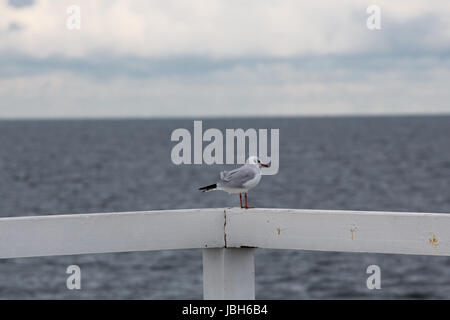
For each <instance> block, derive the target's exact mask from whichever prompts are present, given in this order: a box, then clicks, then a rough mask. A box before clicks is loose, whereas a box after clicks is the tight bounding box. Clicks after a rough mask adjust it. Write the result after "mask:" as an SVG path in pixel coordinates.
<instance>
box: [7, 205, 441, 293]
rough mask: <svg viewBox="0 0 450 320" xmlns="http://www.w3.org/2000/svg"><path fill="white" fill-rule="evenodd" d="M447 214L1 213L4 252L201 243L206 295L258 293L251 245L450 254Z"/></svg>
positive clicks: (291, 211) (48, 252) (31, 254)
mask: <svg viewBox="0 0 450 320" xmlns="http://www.w3.org/2000/svg"><path fill="white" fill-rule="evenodd" d="M448 230H450V215H449V214H443V213H411V212H369V211H366V212H363V211H326V210H299V209H250V210H242V209H238V208H228V209H221V208H218V209H187V210H161V211H149V212H120V213H98V214H74V215H53V216H33V217H14V218H0V258H18V257H34V256H52V255H71V254H88V253H106V252H126V251H147V250H168V249H190V248H203V249H204V250H203V269H204V270H203V271H204V296H205V298H207V299H254V297H255V291H254V290H255V287H254V262H253V249H249V248H244V247H256V248H271V249H295V250H319V251H342V252H376V253H397V254H423V255H443V256H450V232H448Z"/></svg>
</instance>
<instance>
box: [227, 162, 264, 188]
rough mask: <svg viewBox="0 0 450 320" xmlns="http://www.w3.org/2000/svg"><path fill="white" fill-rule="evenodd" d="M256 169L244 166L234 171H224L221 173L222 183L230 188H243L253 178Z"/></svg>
mask: <svg viewBox="0 0 450 320" xmlns="http://www.w3.org/2000/svg"><path fill="white" fill-rule="evenodd" d="M255 175H256V171H255V170H254V169H253V168H250V167H247V166H243V167H241V168H238V169H235V170H232V171H222V172H221V173H220V180H221V181H220V183H221V184H222V185H223V186H227V187H230V188H241V187H243V186H244V183H246V182H248V181H249V180H251V179H253V178H254V177H255Z"/></svg>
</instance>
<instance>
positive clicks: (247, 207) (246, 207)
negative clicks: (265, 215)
mask: <svg viewBox="0 0 450 320" xmlns="http://www.w3.org/2000/svg"><path fill="white" fill-rule="evenodd" d="M254 208H255V207H249V206H245V207H242V209H254Z"/></svg>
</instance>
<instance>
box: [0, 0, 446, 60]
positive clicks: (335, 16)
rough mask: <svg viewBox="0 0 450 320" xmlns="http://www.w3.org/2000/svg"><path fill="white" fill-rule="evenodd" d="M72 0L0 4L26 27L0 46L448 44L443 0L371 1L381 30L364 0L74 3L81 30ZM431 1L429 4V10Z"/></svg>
mask: <svg viewBox="0 0 450 320" xmlns="http://www.w3.org/2000/svg"><path fill="white" fill-rule="evenodd" d="M72 4H73V1H68V0H62V1H58V2H55V1H51V0H41V1H40V2H39V4H38V5H35V6H34V7H33V8H32V9H30V10H27V11H22V10H19V11H18V10H11V9H8V7H5V8H1V9H0V10H5V12H6V17H7V18H6V19H5V20H6V23H8V22H9V21H8V20H11V19H12V20H14V21H17V22H18V23H20V24H22V25H25V26H26V28H27V29H26V32H22V33H21V35H20V36H16V37H14V38H13V39H12V38H3V39H0V44H1V46H0V48H2V49H1V50H2V51H8V50H9V51H11V50H13V51H15V52H17V51H18V52H20V53H22V54H28V55H32V56H37V57H49V56H54V55H62V56H68V57H84V56H88V55H91V54H92V53H93V52H96V51H99V50H100V51H108V52H112V53H114V54H118V55H130V54H132V55H137V56H140V57H167V56H179V55H195V56H198V55H199V56H206V57H212V58H217V59H221V58H233V57H241V56H270V57H292V56H299V55H326V54H357V53H369V52H373V51H374V50H375V51H377V52H378V51H382V52H392V51H395V50H399V49H400V50H401V49H402V47H404V46H406V48H410V47H414V48H418V49H420V50H424V49H428V48H430V44H432V45H433V49H435V50H440V49H448V48H449V41H448V40H449V30H450V19H448V16H450V4H448V3H447V2H445V1H436V0H431V1H425V0H412V1H408V3H405V2H402V4H399V3H394V2H393V1H379V2H378V5H379V6H380V8H381V10H382V11H381V12H382V30H381V31H378V32H371V31H369V30H368V29H367V28H366V19H367V17H368V15H367V13H366V8H367V6H368V5H369V4H371V3H369V2H367V1H359V0H342V1H339V2H330V1H325V0H316V1H313V2H303V1H297V0H282V1H258V0H249V1H246V2H245V3H242V2H241V1H236V0H230V1H222V0H209V1H203V0H189V1H187V0H168V1H136V0H131V1H110V0H99V1H89V2H82V3H80V8H81V26H82V27H81V30H74V31H70V30H68V29H67V28H66V20H67V18H68V14H67V13H66V9H67V7H68V6H69V5H72ZM431 8H432V9H431Z"/></svg>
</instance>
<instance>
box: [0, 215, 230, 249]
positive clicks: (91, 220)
mask: <svg viewBox="0 0 450 320" xmlns="http://www.w3.org/2000/svg"><path fill="white" fill-rule="evenodd" d="M224 218H225V213H224V209H189V210H162V211H149V212H120V213H98V214H72V215H53V216H32V217H13V218H0V258H17V257H32V256H52V255H71V254H86V253H106V252H126V251H147V250H167V249H189V248H205V247H208V248H210V247H223V246H224V237H223V230H224V229H223V228H224Z"/></svg>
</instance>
